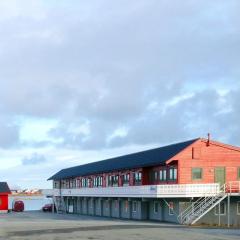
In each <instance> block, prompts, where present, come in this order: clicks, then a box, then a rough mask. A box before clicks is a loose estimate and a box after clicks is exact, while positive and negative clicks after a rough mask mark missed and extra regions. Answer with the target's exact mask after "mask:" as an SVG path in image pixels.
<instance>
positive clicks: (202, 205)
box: [178, 182, 240, 225]
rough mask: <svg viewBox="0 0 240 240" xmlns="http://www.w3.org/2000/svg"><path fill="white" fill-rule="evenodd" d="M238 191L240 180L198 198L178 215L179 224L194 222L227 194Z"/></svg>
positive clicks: (239, 190) (239, 191)
mask: <svg viewBox="0 0 240 240" xmlns="http://www.w3.org/2000/svg"><path fill="white" fill-rule="evenodd" d="M234 193H238V194H239V193H240V182H230V183H228V184H224V185H223V186H221V187H220V191H219V193H217V194H215V195H213V196H206V197H201V198H199V199H198V200H197V201H196V202H193V203H192V204H191V206H189V207H188V208H186V209H185V210H184V211H183V212H182V213H181V214H180V215H179V216H178V221H179V222H180V223H181V224H190V225H191V224H194V223H196V222H197V221H198V220H199V219H201V218H202V217H203V216H204V215H205V214H207V213H208V212H209V211H210V210H212V209H213V208H214V207H215V206H217V205H218V204H220V203H221V202H222V200H223V199H225V198H226V197H227V196H228V194H230V195H232V194H234Z"/></svg>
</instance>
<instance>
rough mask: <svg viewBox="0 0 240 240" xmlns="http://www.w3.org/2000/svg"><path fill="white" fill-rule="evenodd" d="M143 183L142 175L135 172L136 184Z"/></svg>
mask: <svg viewBox="0 0 240 240" xmlns="http://www.w3.org/2000/svg"><path fill="white" fill-rule="evenodd" d="M141 182H142V173H141V172H135V173H134V183H135V184H140V183H141Z"/></svg>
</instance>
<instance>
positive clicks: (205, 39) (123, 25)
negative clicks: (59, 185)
mask: <svg viewBox="0 0 240 240" xmlns="http://www.w3.org/2000/svg"><path fill="white" fill-rule="evenodd" d="M239 7H240V5H239V1H237V0H235V1H234V0H229V1H227V2H226V1H218V3H217V4H216V2H215V1H209V0H203V1H192V0H186V1H184V2H182V1H178V0H175V1H171V2H169V1H166V0H150V1H149V0H148V1H145V0H140V1H139V0H136V1H128V0H123V1H120V2H116V1H115V2H113V1H108V0H104V1H98V0H95V1H88V2H84V1H79V2H77V1H73V0H69V1H46V0H45V1H41V0H37V1H28V0H23V1H17V0H15V1H13V0H6V1H4V0H3V1H1V2H0V29H1V30H0V38H1V43H0V85H1V87H0V123H1V124H0V132H1V134H0V148H1V149H0V151H1V153H2V157H1V160H0V161H1V162H3V161H4V159H7V160H6V162H7V163H6V167H5V168H10V167H11V168H14V167H16V169H17V167H19V165H21V160H22V159H23V158H27V159H29V158H31V156H32V154H33V153H34V152H37V153H38V154H39V155H43V156H46V159H47V161H46V162H44V163H42V164H37V166H41V171H40V173H39V177H37V178H38V180H36V182H35V183H37V182H39V184H40V182H41V184H43V183H45V181H43V180H40V179H41V178H42V179H45V178H46V176H47V175H50V172H51V171H56V170H58V169H60V168H62V167H64V166H69V165H71V164H72V165H73V164H77V163H82V162H85V161H90V160H91V159H93V158H91V159H90V157H88V156H87V154H90V156H93V155H94V156H95V157H94V160H97V159H99V158H104V156H105V157H107V156H109V155H110V153H109V152H111V153H112V154H113V155H114V154H117V153H119V154H120V153H121V154H124V153H125V150H126V152H127V151H128V150H129V149H131V150H132V151H134V150H138V149H141V148H145V147H150V146H157V145H162V144H167V143H170V142H175V141H180V140H185V139H188V138H193V137H198V136H205V135H206V133H207V132H212V133H213V136H215V137H216V138H217V139H220V140H224V141H227V142H229V143H231V144H236V145H238V144H240V142H239V138H238V135H239V124H238V123H239V117H240V113H239V104H238V103H239V95H240V94H239V93H240V82H239V76H240V71H239V69H240V68H239V64H240V54H239V53H240V47H239V40H240V34H239V24H238V23H239V22H240V17H239V14H238V9H239ZM20 116H21V121H19V117H20ZM226 123H227V124H226ZM222 126H224V128H223V127H222ZM127 149H128V150H127ZM93 152H94V153H93ZM66 162H67V163H66ZM30 168H31V169H33V170H34V166H28V169H30ZM44 169H47V171H46V173H45V172H44ZM16 171H17V170H14V171H13V172H15V173H16ZM6 174H8V173H4V176H5V177H6V178H9V179H10V178H11V177H13V174H10V175H6ZM7 176H8V177H7ZM20 176H22V177H23V175H19V176H16V177H15V178H14V179H16V180H18V181H19V182H21V178H20ZM32 177H34V175H33V176H32ZM30 182H31V181H30ZM22 184H24V185H27V184H28V182H27V179H25V180H24V181H22ZM29 184H31V183H29Z"/></svg>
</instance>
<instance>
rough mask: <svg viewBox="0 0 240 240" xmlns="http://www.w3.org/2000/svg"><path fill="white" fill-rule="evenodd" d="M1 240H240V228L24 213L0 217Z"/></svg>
mask: <svg viewBox="0 0 240 240" xmlns="http://www.w3.org/2000/svg"><path fill="white" fill-rule="evenodd" d="M2 239H4V240H7V239H24V240H28V239H31V240H32V239H33V240H35V239H36V240H37V239H39V240H40V239H41V240H43V239H44V240H52V239H53V240H61V239H64V240H65V239H72V240H74V239H103V240H105V239H106V240H107V239H119V240H120V239H121V240H124V239H128V240H129V239H131V240H135V239H138V240H141V239H148V240H151V239H154V240H155V239H160V240H161V239H162V240H165V239H166V240H176V239H184V240H188V239H189V240H190V239H191V240H192V239H196V240H201V239H204V240H206V239H207V240H218V239H219V240H220V239H228V240H229V239H238V240H239V239H240V229H210V228H205V229H204V228H199V227H198V228H196V227H195V228H190V227H185V226H180V225H175V224H168V223H157V222H143V221H125V220H118V219H110V218H98V217H88V216H76V215H60V214H52V213H42V212H23V213H9V214H1V215H0V240H2Z"/></svg>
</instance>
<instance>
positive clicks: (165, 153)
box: [48, 139, 198, 180]
mask: <svg viewBox="0 0 240 240" xmlns="http://www.w3.org/2000/svg"><path fill="white" fill-rule="evenodd" d="M196 140H198V139H193V140H189V141H186V142H181V143H176V144H172V145H168V146H165V147H160V148H155V149H151V150H147V151H143V152H138V153H133V154H129V155H125V156H120V157H115V158H111V159H107V160H103V161H98V162H93V163H88V164H84V165H80V166H76V167H71V168H66V169H62V170H61V171H59V172H57V173H56V174H55V175H53V176H52V177H50V178H49V179H48V180H59V179H64V178H71V177H78V176H86V175H91V174H97V173H105V172H111V171H115V170H124V169H133V168H141V167H151V166H156V165H161V164H164V163H165V162H166V161H167V160H168V159H170V158H172V157H173V156H175V155H176V154H178V153H179V152H180V151H182V150H183V149H185V148H186V147H188V146H189V145H191V144H192V143H194V142H195V141H196Z"/></svg>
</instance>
